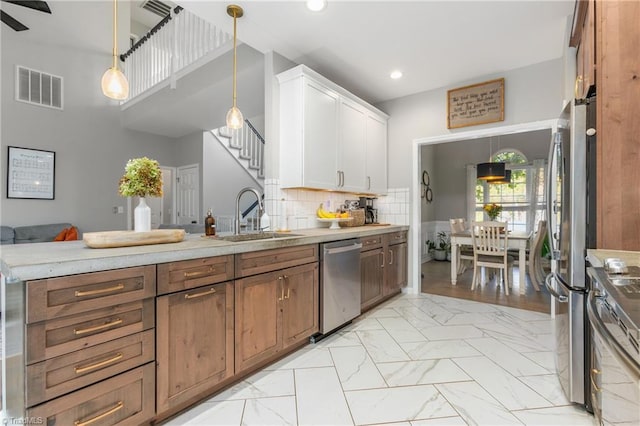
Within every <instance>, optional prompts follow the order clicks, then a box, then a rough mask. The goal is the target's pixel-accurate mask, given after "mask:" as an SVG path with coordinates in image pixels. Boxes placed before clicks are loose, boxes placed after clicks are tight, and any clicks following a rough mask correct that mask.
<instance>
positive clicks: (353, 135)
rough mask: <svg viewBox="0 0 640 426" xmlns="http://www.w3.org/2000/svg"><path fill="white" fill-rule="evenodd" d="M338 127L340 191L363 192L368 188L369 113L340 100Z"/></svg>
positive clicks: (346, 100) (344, 100)
mask: <svg viewBox="0 0 640 426" xmlns="http://www.w3.org/2000/svg"><path fill="white" fill-rule="evenodd" d="M338 126H339V127H338V141H339V143H338V173H339V175H340V182H339V189H341V190H344V191H350V192H362V191H363V189H365V188H366V179H365V176H366V174H365V173H366V167H365V164H364V163H365V152H366V144H367V141H366V135H367V111H366V110H365V109H364V108H363V107H362V106H360V105H358V104H357V103H355V102H353V101H350V100H349V99H346V98H340V110H339V118H338Z"/></svg>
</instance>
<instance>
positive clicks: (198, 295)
mask: <svg viewBox="0 0 640 426" xmlns="http://www.w3.org/2000/svg"><path fill="white" fill-rule="evenodd" d="M215 292H216V289H215V288H210V289H209V290H207V291H203V292H202V293H195V294H189V293H187V294H185V295H184V298H185V299H195V298H196V297H202V296H206V295H208V294H213V293H215Z"/></svg>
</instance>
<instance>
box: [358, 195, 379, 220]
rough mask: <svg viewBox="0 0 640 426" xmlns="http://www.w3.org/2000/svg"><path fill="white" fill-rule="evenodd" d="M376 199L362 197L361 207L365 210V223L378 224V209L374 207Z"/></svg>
mask: <svg viewBox="0 0 640 426" xmlns="http://www.w3.org/2000/svg"><path fill="white" fill-rule="evenodd" d="M373 200H375V198H374V197H360V207H361V208H363V209H364V223H366V224H369V223H378V209H375V208H374V207H373Z"/></svg>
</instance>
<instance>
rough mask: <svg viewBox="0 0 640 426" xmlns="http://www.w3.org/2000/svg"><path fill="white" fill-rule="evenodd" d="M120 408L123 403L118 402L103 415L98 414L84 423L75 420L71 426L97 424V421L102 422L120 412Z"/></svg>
mask: <svg viewBox="0 0 640 426" xmlns="http://www.w3.org/2000/svg"><path fill="white" fill-rule="evenodd" d="M122 407H124V402H122V401H118V403H117V404H116V405H114V406H113V407H112V408H110V409H108V410H107V411H105V412H104V413H102V414H98V415H97V416H95V417H92V418H90V419H88V420H84V421H81V420H76V421H75V422H74V423H73V424H74V425H75V426H88V425H90V424H92V423H95V422H97V421H98V420H102V419H104V418H105V417H107V416H110V415H112V414H113V413H115V412H117V411H118V410H121V409H122Z"/></svg>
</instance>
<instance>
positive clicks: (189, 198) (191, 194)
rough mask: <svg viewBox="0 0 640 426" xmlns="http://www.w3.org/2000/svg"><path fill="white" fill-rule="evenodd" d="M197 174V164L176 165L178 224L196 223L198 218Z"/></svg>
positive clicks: (198, 169)
mask: <svg viewBox="0 0 640 426" xmlns="http://www.w3.org/2000/svg"><path fill="white" fill-rule="evenodd" d="M199 176H200V168H199V166H198V165H197V164H192V165H189V166H182V167H178V170H177V177H176V181H177V190H176V196H177V199H178V206H177V210H178V217H177V219H178V220H177V222H178V224H180V225H185V224H189V223H198V221H199V219H200V214H199V212H198V206H199V205H200V199H199V197H200V185H199Z"/></svg>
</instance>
